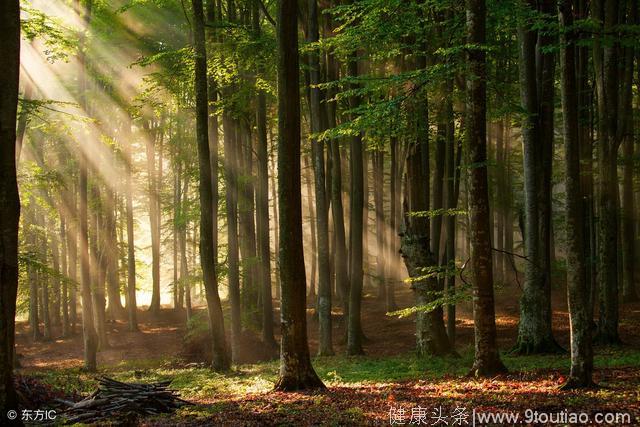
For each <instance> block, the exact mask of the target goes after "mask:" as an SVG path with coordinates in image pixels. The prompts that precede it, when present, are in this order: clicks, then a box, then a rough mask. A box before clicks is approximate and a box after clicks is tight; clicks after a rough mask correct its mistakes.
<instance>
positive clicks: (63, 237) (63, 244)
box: [60, 216, 70, 338]
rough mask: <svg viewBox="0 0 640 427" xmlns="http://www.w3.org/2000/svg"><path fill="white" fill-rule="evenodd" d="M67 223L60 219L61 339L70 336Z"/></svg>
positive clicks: (62, 217)
mask: <svg viewBox="0 0 640 427" xmlns="http://www.w3.org/2000/svg"><path fill="white" fill-rule="evenodd" d="M67 234H68V229H67V222H66V220H65V218H64V216H61V217H60V270H61V273H62V289H61V293H60V299H61V309H62V338H67V337H68V336H69V335H70V325H69V279H70V277H69V262H68V258H67V239H68V236H67Z"/></svg>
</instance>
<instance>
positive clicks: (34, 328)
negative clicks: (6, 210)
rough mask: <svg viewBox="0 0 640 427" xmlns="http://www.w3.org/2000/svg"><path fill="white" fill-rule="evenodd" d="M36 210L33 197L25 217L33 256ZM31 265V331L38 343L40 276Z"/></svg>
mask: <svg viewBox="0 0 640 427" xmlns="http://www.w3.org/2000/svg"><path fill="white" fill-rule="evenodd" d="M35 209H36V202H35V198H34V197H33V196H31V197H30V198H29V209H27V214H26V215H25V222H26V225H27V227H26V231H27V237H26V247H27V250H28V251H30V253H31V254H35V253H36V250H37V248H36V245H37V241H36V231H35V228H34V226H35V225H36V224H35V213H34V211H35ZM31 264H32V265H28V266H27V279H28V281H29V329H30V330H31V337H32V339H33V340H34V341H37V340H39V339H41V338H42V334H41V333H40V319H39V317H38V275H37V271H36V267H35V266H34V265H33V263H31Z"/></svg>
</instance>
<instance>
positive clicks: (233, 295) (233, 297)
mask: <svg viewBox="0 0 640 427" xmlns="http://www.w3.org/2000/svg"><path fill="white" fill-rule="evenodd" d="M222 120H223V126H224V174H225V180H226V189H227V191H226V210H227V240H228V241H227V246H228V248H227V265H228V269H229V272H228V273H227V281H228V287H229V302H230V304H231V358H232V360H234V361H235V360H237V357H238V353H239V351H240V338H241V337H240V335H241V333H242V329H241V328H242V327H241V324H240V266H239V262H240V261H239V254H238V204H237V194H238V187H237V162H236V147H235V146H236V144H237V141H236V139H235V137H234V136H235V131H234V126H233V119H232V118H231V117H230V116H229V114H228V113H225V114H224V116H223V119H222Z"/></svg>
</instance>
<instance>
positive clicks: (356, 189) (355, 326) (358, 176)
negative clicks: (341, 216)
mask: <svg viewBox="0 0 640 427" xmlns="http://www.w3.org/2000/svg"><path fill="white" fill-rule="evenodd" d="M354 56H355V54H354ZM348 69H349V76H350V77H355V78H357V77H358V61H357V59H356V58H355V57H353V58H350V62H349V64H348ZM357 87H358V86H357V84H352V89H355V88H357ZM359 103H360V99H359V97H358V96H355V95H354V96H351V97H350V99H349V107H350V108H352V109H353V108H357V106H358V105H359ZM349 155H350V166H351V191H350V192H351V194H350V196H351V198H350V200H351V203H350V207H351V209H350V212H349V215H350V221H349V260H350V262H349V280H350V282H351V283H350V287H349V316H348V325H347V354H349V355H352V356H353V355H358V354H363V353H364V350H363V348H362V325H361V313H360V312H361V307H362V286H363V256H364V255H363V219H364V191H365V190H364V164H363V146H362V133H361V132H358V133H357V134H356V135H354V136H352V137H351V142H350V144H349Z"/></svg>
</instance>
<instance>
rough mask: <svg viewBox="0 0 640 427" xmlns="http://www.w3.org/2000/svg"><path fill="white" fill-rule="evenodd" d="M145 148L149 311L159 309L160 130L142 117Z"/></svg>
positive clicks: (155, 312)
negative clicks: (157, 151) (147, 180)
mask: <svg viewBox="0 0 640 427" xmlns="http://www.w3.org/2000/svg"><path fill="white" fill-rule="evenodd" d="M144 120H145V121H144V123H143V127H144V130H145V136H144V140H145V148H146V153H147V174H148V175H149V178H148V179H149V188H148V191H149V223H150V225H151V276H152V291H151V302H150V304H149V311H150V312H151V313H154V314H157V313H158V312H159V311H160V235H159V233H158V231H159V228H158V227H159V224H158V215H159V213H158V176H157V172H156V146H155V145H156V142H157V141H156V138H157V134H158V133H159V132H161V131H160V130H158V129H155V126H154V124H153V123H151V119H144Z"/></svg>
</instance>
